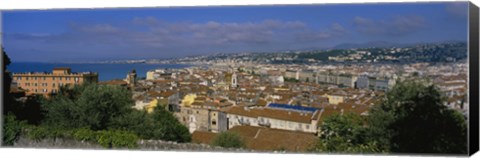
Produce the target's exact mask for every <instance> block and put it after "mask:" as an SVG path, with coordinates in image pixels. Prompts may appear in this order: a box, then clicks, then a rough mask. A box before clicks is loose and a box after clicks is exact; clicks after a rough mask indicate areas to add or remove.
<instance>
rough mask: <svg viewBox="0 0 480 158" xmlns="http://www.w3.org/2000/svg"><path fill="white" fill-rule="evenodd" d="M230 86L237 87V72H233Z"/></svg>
mask: <svg viewBox="0 0 480 158" xmlns="http://www.w3.org/2000/svg"><path fill="white" fill-rule="evenodd" d="M231 85H232V88H237V87H238V78H237V74H236V73H235V72H234V73H233V75H232V83H231Z"/></svg>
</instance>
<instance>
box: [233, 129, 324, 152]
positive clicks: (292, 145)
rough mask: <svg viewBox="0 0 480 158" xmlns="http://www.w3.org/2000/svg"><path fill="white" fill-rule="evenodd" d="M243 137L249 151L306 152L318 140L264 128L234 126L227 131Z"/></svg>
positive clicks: (310, 135)
mask: <svg viewBox="0 0 480 158" xmlns="http://www.w3.org/2000/svg"><path fill="white" fill-rule="evenodd" d="M229 131H230V132H236V133H238V134H239V135H241V136H242V137H243V139H244V140H245V142H246V146H247V148H249V149H253V150H259V151H272V150H286V151H300V152H301V151H307V150H308V149H309V148H311V147H312V146H313V145H314V143H315V142H316V141H317V140H318V137H316V136H315V135H313V134H309V133H303V132H294V131H287V130H278V129H271V128H264V127H253V126H235V127H233V128H232V129H230V130H229Z"/></svg>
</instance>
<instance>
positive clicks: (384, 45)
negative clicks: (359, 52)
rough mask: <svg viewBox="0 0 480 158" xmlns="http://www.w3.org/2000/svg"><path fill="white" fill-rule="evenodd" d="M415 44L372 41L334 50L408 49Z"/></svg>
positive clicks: (346, 45)
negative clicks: (407, 47)
mask: <svg viewBox="0 0 480 158" xmlns="http://www.w3.org/2000/svg"><path fill="white" fill-rule="evenodd" d="M411 45H413V44H400V43H392V42H387V41H370V42H367V43H343V44H339V45H336V46H334V47H333V48H332V49H351V48H371V47H377V48H390V47H406V46H411Z"/></svg>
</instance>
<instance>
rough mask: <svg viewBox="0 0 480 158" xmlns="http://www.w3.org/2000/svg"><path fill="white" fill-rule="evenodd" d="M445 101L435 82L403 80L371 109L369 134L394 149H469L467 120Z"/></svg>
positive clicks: (455, 150)
mask: <svg viewBox="0 0 480 158" xmlns="http://www.w3.org/2000/svg"><path fill="white" fill-rule="evenodd" d="M443 103H444V97H443V95H442V94H441V92H440V91H439V90H438V89H437V88H436V87H435V86H434V85H432V84H429V83H426V82H423V81H413V80H408V81H403V82H399V83H397V84H396V85H395V86H394V87H393V88H392V90H391V91H389V92H388V93H387V94H386V95H385V98H384V100H383V101H382V103H381V104H380V105H379V106H378V107H375V108H373V109H372V110H371V114H370V118H369V124H370V127H372V128H369V129H370V130H369V131H368V132H367V133H368V134H367V135H369V136H370V138H372V139H373V138H375V140H377V142H379V143H382V144H385V145H386V146H388V147H389V148H390V150H391V151H392V152H401V153H448V154H463V153H466V152H467V131H466V130H467V125H466V123H465V120H464V118H463V116H462V115H461V114H460V113H458V112H457V111H455V110H451V109H448V108H447V107H446V106H445V105H444V104H443ZM381 131H383V132H381Z"/></svg>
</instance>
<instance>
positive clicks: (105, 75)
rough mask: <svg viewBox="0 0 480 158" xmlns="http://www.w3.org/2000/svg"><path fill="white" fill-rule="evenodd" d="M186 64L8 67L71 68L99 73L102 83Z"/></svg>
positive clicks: (18, 65) (21, 68)
mask: <svg viewBox="0 0 480 158" xmlns="http://www.w3.org/2000/svg"><path fill="white" fill-rule="evenodd" d="M191 66H192V65H184V64H143V63H137V64H78V63H74V64H70V63H36V62H12V63H10V65H8V66H7V70H8V71H10V72H15V73H17V72H52V69H53V68H55V67H70V68H71V70H72V72H88V71H91V72H97V73H98V79H99V80H100V81H108V80H113V79H125V77H126V76H127V73H129V72H130V71H132V70H133V69H135V71H136V72H137V77H139V78H142V77H146V75H147V71H149V70H154V69H164V68H169V69H180V68H187V67H191Z"/></svg>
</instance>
